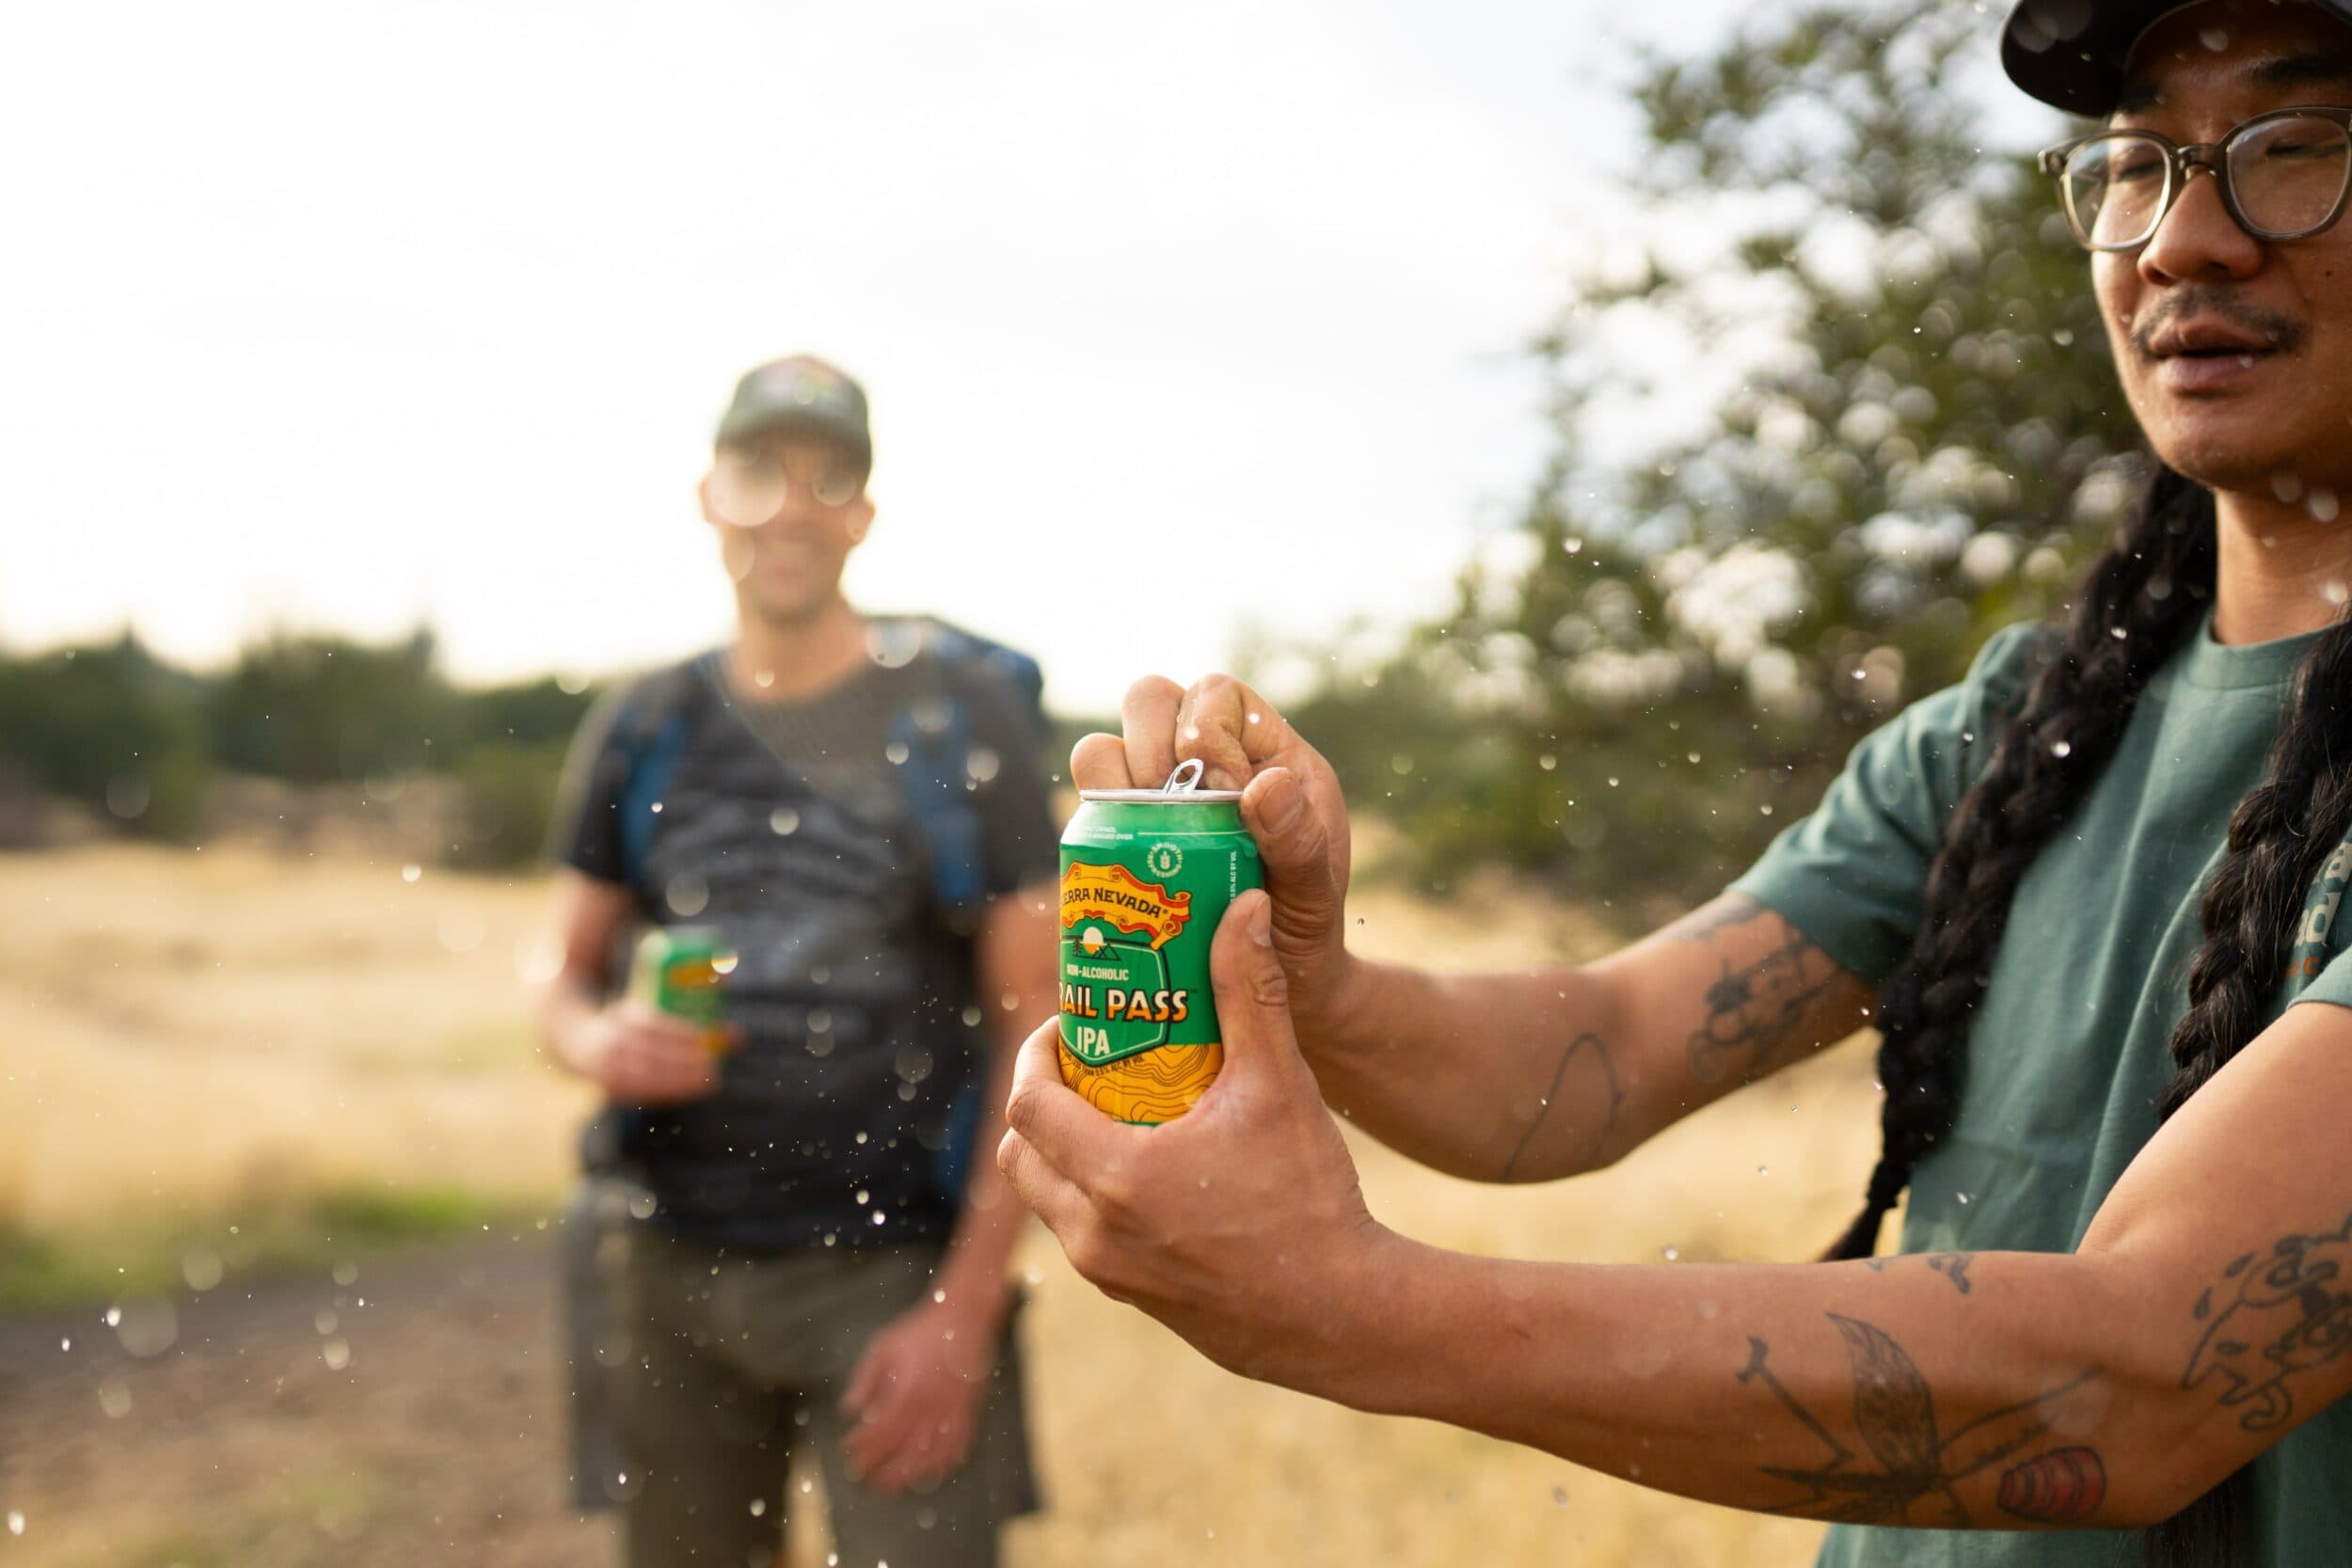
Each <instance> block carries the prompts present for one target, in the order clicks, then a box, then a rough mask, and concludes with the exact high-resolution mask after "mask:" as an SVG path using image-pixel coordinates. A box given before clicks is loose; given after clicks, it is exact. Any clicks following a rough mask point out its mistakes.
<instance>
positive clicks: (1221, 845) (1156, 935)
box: [1059, 762, 1263, 1126]
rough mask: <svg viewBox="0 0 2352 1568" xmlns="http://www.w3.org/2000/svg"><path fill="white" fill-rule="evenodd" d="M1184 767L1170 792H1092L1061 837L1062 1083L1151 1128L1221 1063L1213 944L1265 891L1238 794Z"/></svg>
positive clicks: (1194, 767)
mask: <svg viewBox="0 0 2352 1568" xmlns="http://www.w3.org/2000/svg"><path fill="white" fill-rule="evenodd" d="M1200 771H1201V769H1200V764H1199V763H1198V762H1188V763H1185V764H1184V766H1183V767H1182V768H1178V769H1177V770H1176V773H1175V776H1174V777H1172V778H1170V779H1169V780H1168V784H1167V787H1165V788H1163V789H1089V790H1087V791H1084V792H1083V793H1082V794H1081V795H1080V796H1079V798H1078V799H1079V805H1078V811H1077V815H1075V816H1073V817H1072V818H1071V819H1070V826H1069V828H1068V829H1067V830H1065V831H1064V832H1063V833H1062V840H1061V978H1060V985H1059V992H1060V1003H1061V1076H1062V1082H1063V1083H1065V1084H1068V1085H1070V1086H1071V1087H1072V1088H1073V1089H1075V1090H1077V1092H1078V1093H1079V1094H1080V1095H1081V1096H1083V1097H1084V1098H1085V1099H1086V1101H1087V1102H1088V1103H1089V1104H1090V1105H1092V1106H1093V1107H1094V1108H1095V1109H1096V1110H1098V1111H1101V1112H1103V1113H1104V1115H1105V1116H1112V1117H1118V1118H1119V1119H1120V1120H1121V1121H1127V1122H1136V1123H1140V1124H1143V1125H1146V1126H1150V1125H1156V1124H1157V1123H1160V1122H1165V1121H1173V1120H1175V1119H1176V1118H1177V1117H1181V1116H1183V1115H1184V1113H1185V1112H1186V1111H1189V1110H1190V1109H1192V1106H1193V1102H1194V1101H1198V1100H1199V1099H1200V1096H1201V1094H1202V1092H1203V1091H1204V1090H1206V1089H1207V1088H1208V1086H1209V1085H1211V1084H1213V1083H1215V1082H1216V1075H1217V1069H1219V1068H1221V1067H1222V1066H1223V1065H1224V1062H1225V1047H1224V1043H1223V1040H1222V1038H1221V1037H1219V1035H1218V1033H1217V1026H1216V996H1215V995H1214V994H1213V992H1212V991H1211V990H1210V986H1209V945H1210V942H1212V941H1213V940H1214V939H1215V937H1216V927H1217V922H1218V921H1220V920H1222V919H1223V918H1224V916H1225V911H1226V909H1227V907H1228V906H1230V905H1231V904H1232V901H1233V900H1234V899H1235V898H1237V897H1239V896H1240V895H1241V894H1242V892H1243V891H1244V890H1245V889H1248V888H1253V887H1258V886H1261V885H1262V884H1263V877H1262V876H1261V874H1260V871H1259V866H1258V846H1257V842H1256V841H1255V840H1254V839H1252V838H1251V837H1250V836H1249V832H1248V829H1246V828H1244V827H1243V826H1242V821H1241V807H1240V805H1239V804H1238V802H1239V801H1240V800H1241V796H1240V794H1239V793H1238V792H1236V791H1232V790H1213V789H1202V788H1200Z"/></svg>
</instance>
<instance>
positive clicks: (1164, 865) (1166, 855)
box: [1143, 844, 1184, 877]
mask: <svg viewBox="0 0 2352 1568" xmlns="http://www.w3.org/2000/svg"><path fill="white" fill-rule="evenodd" d="M1143 863H1144V864H1145V866H1147V867H1148V868H1150V870H1151V873H1152V876H1154V877H1173V876H1174V875H1176V873H1178V872H1179V871H1182V870H1183V869H1184V851H1183V850H1182V849H1179V848H1177V847H1176V846H1174V845H1173V844H1154V845H1153V846H1152V847H1151V849H1150V851H1149V852H1147V853H1146V854H1145V855H1144V857H1143Z"/></svg>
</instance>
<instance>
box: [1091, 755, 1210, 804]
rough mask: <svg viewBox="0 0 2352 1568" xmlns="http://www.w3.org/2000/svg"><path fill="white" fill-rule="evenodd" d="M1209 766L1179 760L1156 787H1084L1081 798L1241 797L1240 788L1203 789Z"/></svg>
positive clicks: (1167, 800) (1174, 800)
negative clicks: (1162, 782)
mask: <svg viewBox="0 0 2352 1568" xmlns="http://www.w3.org/2000/svg"><path fill="white" fill-rule="evenodd" d="M1207 771H1208V768H1206V767H1205V766H1204V765H1203V764H1202V763H1201V761H1200V758H1198V757H1195V758H1193V759H1192V760H1191V761H1190V762H1180V763H1178V764H1177V765H1176V771H1175V772H1173V773H1170V774H1169V775H1168V783H1166V784H1162V785H1161V786H1160V787H1159V788H1157V789H1082V790H1080V791H1078V799H1079V800H1117V801H1119V802H1120V803H1121V804H1123V805H1130V806H1216V805H1231V804H1232V803H1233V802H1234V801H1236V800H1240V799H1241V791H1240V790H1238V789H1203V788H1201V787H1200V775H1201V774H1203V773H1205V772H1207Z"/></svg>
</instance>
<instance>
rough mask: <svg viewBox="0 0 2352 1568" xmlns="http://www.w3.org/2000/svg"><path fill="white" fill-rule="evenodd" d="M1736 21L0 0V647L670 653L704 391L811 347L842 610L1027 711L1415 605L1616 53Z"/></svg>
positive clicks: (1492, 478) (1464, 534)
mask: <svg viewBox="0 0 2352 1568" xmlns="http://www.w3.org/2000/svg"><path fill="white" fill-rule="evenodd" d="M1733 10H1734V7H1733V6H1732V5H1731V4H1729V3H1728V0H1662V3H1661V4H1654V5H1650V6H1647V7H1642V8H1629V7H1623V6H1616V5H1604V4H1601V3H1599V0H1448V3H1446V4H1443V5H1439V4H1437V3H1435V0H1426V3H1422V4H1408V3H1406V0H1282V3H1279V4H1265V3H1263V0H1253V3H1236V0H1205V3H1196V4H1193V5H1188V6H1184V7H1166V6H1154V7H1144V6H1132V5H1099V4H1096V5H1087V4H1079V3H1076V0H1014V3H1009V4H998V5H973V4H970V3H968V0H905V3H891V4H873V5H846V6H845V5H838V4H834V5H823V6H818V5H809V4H801V3H793V0H784V3H779V0H759V3H750V0H738V3H714V4H707V5H694V6H675V7H654V6H638V5H628V6H622V5H615V4H609V3H592V4H580V3H571V4H563V5H558V4H554V3H551V0H541V3H537V4H501V3H485V0H465V3H462V4H461V3H457V0H422V3H419V0H402V3H397V4H395V3H392V0H377V3H374V4H358V5H355V4H342V3H333V0H304V3H301V4H250V3H246V0H226V3H224V4H219V5H203V6H188V5H169V6H166V5H146V6H142V5H124V6H99V7H83V6H42V7H39V8H20V10H19V11H18V12H17V13H15V14H14V15H13V16H12V18H11V20H10V21H9V23H8V24H7V28H6V33H7V34H8V40H7V46H6V48H5V49H0V136H5V138H6V141H7V144H8V146H9V147H10V148H11V149H12V150H13V154H14V155H13V156H12V157H11V158H10V160H9V163H10V172H9V176H8V186H9V192H10V194H9V197H8V214H9V224H8V227H9V230H10V240H9V243H8V245H7V246H6V247H5V252H0V342H5V343H6V344H7V353H6V356H5V360H4V361H0V428H5V430H6V432H7V447H8V459H7V461H6V462H5V464H0V515H5V516H6V517H7V519H8V522H7V547H6V551H5V555H0V642H5V644H6V645H8V646H10V647H14V648H20V649H21V648H24V647H27V646H34V645H40V644H44V643H48V642H52V641H57V640H59V639H65V638H78V637H88V636H92V635H103V634H106V633H110V632H112V631H113V630H115V629H117V628H119V627H120V626H123V625H124V624H126V623H127V624H130V625H132V626H135V627H136V628H137V629H138V631H139V632H140V633H141V634H142V635H144V636H146V637H147V638H148V639H150V640H151V641H152V642H153V643H154V644H155V645H157V646H158V647H159V648H160V649H162V650H163V651H164V652H166V653H167V654H168V655H171V656H174V657H180V658H183V659H188V660H193V661H197V662H214V661H217V660H219V659H221V658H223V657H226V656H227V654H228V653H229V652H230V650H231V649H232V648H233V647H234V646H235V644H236V643H237V641H239V640H240V639H242V638H245V637H247V636H249V635H251V634H253V633H254V632H255V631H256V630H258V629H260V628H262V627H265V626H272V625H281V626H293V627H296V628H335V629H338V630H343V631H348V632H351V633H354V634H358V635H361V636H368V637H377V636H386V635H390V634H394V633H397V632H400V631H404V630H405V629H406V628H407V627H409V626H413V625H415V624H416V623H418V622H419V621H421V620H422V621H429V622H430V623H431V624H432V625H434V626H436V627H437V628H438V630H439V631H440V633H441V635H442V637H443V640H444V642H443V646H444V649H445V652H446V657H447V659H448V662H449V665H450V667H451V668H452V669H453V671H454V672H455V673H457V674H459V675H460V676H462V677H466V678H492V677H502V676H507V675H513V674H517V673H530V672H537V671H541V670H547V669H550V668H554V669H564V670H571V671H578V672H584V673H602V672H606V671H611V670H614V669H619V668H625V667H628V666H632V665H639V664H644V663H646V662H649V661H652V660H654V659H657V658H661V657H670V656H674V655H675V654H678V653H681V652H684V651H687V650H691V648H694V647H696V646H699V645H702V644H705V643H707V642H709V641H714V640H716V639H717V638H719V637H720V636H722V635H723V633H724V630H725V626H726V617H727V614H728V601H727V599H726V596H725V594H724V580H723V575H722V573H721V571H720V568H719V566H718V564H717V560H716V554H715V551H714V549H713V548H712V546H711V545H710V543H709V541H708V539H707V531H706V529H705V527H704V525H703V524H702V523H701V522H700V520H699V519H698V517H697V516H696V515H695V512H694V510H693V505H692V496H691V487H692V484H693V482H694V480H695V477H696V475H697V474H698V472H699V471H700V466H701V464H702V462H703V461H704V459H705V457H706V456H707V442H708V434H709V429H710V425H711V422H712V420H713V419H714V418H715V416H716V413H717V411H718V408H719V407H720V405H721V404H723V401H724V399H725V396H726V393H727V391H728V388H729V387H730V386H731V384H732V382H733V379H734V377H735V375H736V373H737V372H739V371H740V370H741V369H742V368H744V367H745V366H746V365H748V364H750V363H752V362H754V361H755V360H757V359H760V358H764V357H767V356H771V355H775V354H780V353H784V352H787V351H791V350H795V349H803V348H806V349H811V350H814V351H817V352H819V353H822V354H825V355H827V356H831V357H833V358H834V359H835V360H837V361H838V362H839V363H841V364H842V365H844V366H845V367H847V368H848V369H850V372H852V373H854V374H856V375H858V376H860V377H861V378H862V379H863V380H864V381H865V382H866V386H867V388H868V389H869V391H870V393H871V395H872V397H873V401H874V409H875V430H876V438H877V446H878V448H879V454H880V467H879V470H878V472H877V474H876V480H875V492H876V496H877V499H878V500H879V502H880V504H881V507H882V516H881V519H880V521H879V522H878V524H877V527H876V531H875V534H874V537H873V539H872V541H871V542H870V544H869V545H868V546H866V549H865V550H864V551H863V552H862V554H861V555H860V557H859V558H858V560H857V561H856V562H854V563H853V565H852V568H851V577H850V588H851V593H852V597H853V598H854V599H856V600H857V601H858V602H859V603H860V604H861V605H862V606H864V607H866V608H868V609H874V610H898V609H910V610H932V611H935V612H938V613H941V614H944V615H946V616H948V617H949V618H951V619H955V620H959V621H961V622H963V623H965V624H967V625H969V626H974V627H976V628H977V629H980V630H983V631H986V632H989V633H992V634H993V635H996V636H999V637H1002V638H1005V639H1007V640H1009V641H1016V642H1019V643H1022V644H1024V645H1026V646H1028V647H1029V648H1031V649H1032V650H1034V651H1035V652H1037V653H1038V654H1039V655H1040V656H1041V657H1043V658H1044V659H1045V661H1046V665H1047V668H1048V670H1049V672H1050V673H1051V676H1052V680H1053V687H1052V696H1053V697H1054V699H1055V700H1056V701H1057V704H1058V705H1061V706H1063V707H1066V708H1073V709H1075V708H1099V707H1101V706H1103V705H1107V704H1109V703H1111V702H1112V701H1114V700H1115V698H1116V695H1117V693H1118V692H1119V690H1120V689H1121V688H1122V687H1123V686H1124V685H1125V684H1126V681H1127V680H1128V678H1129V677H1131V676H1132V675H1134V674H1136V673H1142V672H1144V671H1147V670H1157V671H1160V672H1163V673H1168V674H1172V675H1177V676H1180V677H1184V676H1189V675H1191V674H1195V673H1200V671H1202V670H1205V669H1208V668H1212V667H1215V666H1216V665H1217V664H1219V663H1220V662H1222V661H1223V659H1224V658H1225V657H1226V656H1227V653H1228V650H1229V649H1230V647H1231V645H1232V638H1233V636H1234V633H1235V631H1236V629H1237V628H1238V627H1240V626H1243V625H1245V624H1247V623H1256V624H1257V625H1259V626H1264V627H1267V628H1271V629H1273V630H1275V631H1277V632H1282V633H1293V634H1302V635H1311V634H1315V633H1319V632H1326V631H1328V630H1330V629H1332V628H1334V627H1336V626H1338V625H1340V624H1341V623H1342V622H1343V620H1344V619H1345V618H1346V617H1348V616H1349V615H1350V614H1351V613H1353V612H1359V611H1360V612H1364V613H1368V614H1370V615H1373V616H1375V617H1377V618H1381V619H1387V620H1394V619H1399V618H1402V617H1404V616H1406V615H1408V614H1410V613H1413V612H1416V611H1422V610H1429V609H1432V608H1435V607H1437V606H1438V605H1440V604H1442V603H1443V602H1445V600H1446V597H1447V594H1448V582H1449V579H1450V578H1451V575H1452V572H1453V570H1454V567H1455V566H1456V564H1457V563H1458V562H1460V561H1461V559H1462V558H1463V556H1464V555H1465V554H1466V553H1467V551H1468V549H1469V548H1470V544H1471V543H1472V541H1473V540H1474V539H1475V538H1476V537H1477V535H1478V533H1479V531H1481V530H1482V529H1491V528H1493V527H1495V526H1497V525H1498V524H1500V523H1501V522H1502V521H1503V520H1504V519H1506V518H1507V517H1508V516H1509V515H1511V512H1512V509H1513V507H1514V505H1515V503H1516V500H1517V498H1518V497H1519V496H1520V495H1521V494H1522V493H1523V492H1524V490H1525V488H1526V486H1527V485H1528V483H1529V482H1530V480H1531V477H1532V476H1533V475H1534V472H1535V471H1536V469H1537V467H1538V465H1539V463H1540V460H1541V458H1542V455H1543V452H1544V450H1545V442H1544V434H1543V429H1542V426H1541V424H1540V421H1539V420H1538V419H1537V417H1536V410H1537V406H1538V404H1539V401H1540V388H1539V386H1538V383H1537V379H1536V377H1535V374H1534V370H1533V368H1532V366H1531V365H1530V364H1529V363H1528V361H1527V359H1526V357H1525V355H1524V352H1523V345H1524V343H1525V342H1526V341H1527V340H1528V339H1529V337H1530V336H1531V335H1532V334H1533V333H1534V332H1535V331H1536V330H1538V329H1539V328H1540V327H1541V326H1542V325H1544V324H1545V322H1546V320H1547V318H1548V317H1549V314H1550V313H1551V312H1552V311H1553V310H1554V309H1557V308H1558V307H1559V305H1560V304H1561V303H1562V300H1563V297H1564V294H1565V286H1566V285H1565V270H1566V268H1565V263H1566V259H1567V258H1568V257H1569V256H1570V255H1571V254H1573V253H1574V251H1575V249H1576V247H1577V245H1578V242H1579V239H1580V236H1581V235H1582V234H1584V233H1586V232H1588V231H1589V230H1592V228H1593V227H1594V226H1597V225H1605V224H1607V223H1608V222H1609V221H1610V215H1609V214H1610V213H1611V211H1612V206H1613V202H1612V198H1610V197H1609V195H1608V192H1607V188H1606V184H1605V180H1604V174H1603V172H1597V171H1596V170H1595V169H1594V167H1593V166H1592V165H1591V164H1590V162H1589V161H1588V159H1587V156H1586V154H1587V153H1588V152H1589V151H1590V146H1589V143H1586V142H1583V141H1581V140H1580V138H1581V137H1586V136H1589V135H1590V134H1592V133H1594V132H1596V131H1597V132H1600V133H1603V134H1604V136H1605V140H1604V143H1603V146H1602V153H1603V156H1604V157H1606V158H1609V159H1610V161H1611V162H1612V163H1614V162H1616V161H1617V160H1616V158H1615V156H1614V154H1615V152H1616V150H1620V149H1622V148H1623V147H1624V146H1625V140H1624V138H1625V135H1626V134H1627V131H1628V129H1629V124H1630V120H1629V116H1628V114H1627V112H1626V111H1625V110H1624V108H1623V107H1622V106H1621V105H1620V104H1618V103H1615V102H1614V101H1613V99H1612V98H1610V97H1609V95H1608V94H1607V93H1606V92H1605V90H1604V88H1603V87H1602V83H1603V82H1604V81H1605V80H1607V79H1609V78H1613V77H1618V76H1621V75H1622V74H1623V71H1624V69H1625V61H1626V56H1627V49H1628V46H1629V43H1630V42H1631V41H1632V40H1633V38H1634V37H1635V36H1641V37H1647V38H1651V39H1663V40H1671V41H1674V42H1676V43H1677V44H1678V45H1685V46H1688V45H1693V44H1695V43H1697V42H1699V41H1702V40H1704V39H1706V38H1708V37H1710V36H1712V35H1713V34H1714V33H1715V31H1716V29H1717V28H1718V27H1719V26H1720V25H1721V23H1722V20H1723V19H1724V18H1725V17H1727V16H1729V15H1730V14H1732V12H1733ZM1629 17H1638V18H1640V21H1639V22H1638V24H1637V23H1629V22H1628V21H1627V20H1626V19H1627V18H1629ZM1634 26H1638V27H1639V28H1640V29H1641V32H1640V33H1639V34H1638V35H1635V34H1629V31H1628V29H1629V27H1634Z"/></svg>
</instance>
